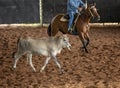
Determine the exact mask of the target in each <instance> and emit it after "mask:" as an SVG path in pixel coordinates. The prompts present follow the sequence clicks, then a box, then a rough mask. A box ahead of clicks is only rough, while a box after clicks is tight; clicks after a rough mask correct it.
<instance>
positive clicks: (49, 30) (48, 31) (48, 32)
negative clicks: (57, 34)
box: [47, 24, 52, 36]
mask: <svg viewBox="0 0 120 88" xmlns="http://www.w3.org/2000/svg"><path fill="white" fill-rule="evenodd" d="M51 31H52V30H51V24H49V26H48V29H47V34H48V36H51Z"/></svg>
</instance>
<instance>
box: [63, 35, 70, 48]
mask: <svg viewBox="0 0 120 88" xmlns="http://www.w3.org/2000/svg"><path fill="white" fill-rule="evenodd" d="M62 44H63V48H66V47H67V48H68V50H70V47H71V44H70V43H69V38H68V37H67V36H66V35H63V36H62Z"/></svg>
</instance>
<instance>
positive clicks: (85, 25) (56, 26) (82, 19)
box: [47, 3, 100, 53]
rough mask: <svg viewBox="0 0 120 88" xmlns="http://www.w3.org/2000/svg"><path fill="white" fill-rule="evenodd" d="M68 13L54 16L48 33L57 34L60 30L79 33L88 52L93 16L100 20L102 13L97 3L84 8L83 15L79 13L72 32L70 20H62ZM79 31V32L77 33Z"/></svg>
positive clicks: (74, 33)
mask: <svg viewBox="0 0 120 88" xmlns="http://www.w3.org/2000/svg"><path fill="white" fill-rule="evenodd" d="M65 15H66V14H58V15H56V16H55V17H53V19H52V21H51V22H50V24H49V25H48V29H47V34H48V36H55V35H56V34H57V33H58V32H59V31H60V32H62V33H63V34H72V35H78V36H79V38H80V40H81V42H82V45H83V47H82V48H83V49H84V50H85V52H86V53H88V50H87V46H88V44H89V42H90V39H89V29H90V26H89V23H90V20H91V18H93V19H94V18H97V20H100V15H99V14H98V11H97V8H96V3H93V4H89V5H87V7H86V9H84V10H83V12H82V14H81V15H78V16H77V18H76V19H75V21H76V22H75V23H74V26H75V28H74V31H73V32H72V33H70V32H68V21H61V18H62V17H64V16H65ZM76 33H77V34H76Z"/></svg>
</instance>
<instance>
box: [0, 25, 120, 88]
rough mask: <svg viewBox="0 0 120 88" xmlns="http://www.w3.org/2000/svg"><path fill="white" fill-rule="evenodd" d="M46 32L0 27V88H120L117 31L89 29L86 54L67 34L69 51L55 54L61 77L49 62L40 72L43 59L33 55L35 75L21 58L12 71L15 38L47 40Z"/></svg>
mask: <svg viewBox="0 0 120 88" xmlns="http://www.w3.org/2000/svg"><path fill="white" fill-rule="evenodd" d="M46 32H47V31H46V28H40V27H37V28H34V27H11V26H7V27H0V88H120V28H91V30H90V44H89V46H88V50H89V53H85V52H83V51H81V50H80V47H81V46H82V44H81V41H80V40H79V37H78V36H73V35H68V37H69V38H70V43H71V45H72V47H71V51H69V50H67V49H64V50H62V52H61V54H58V55H57V58H58V60H59V62H60V64H61V66H62V67H63V69H64V70H65V73H64V74H60V72H59V69H58V67H57V66H56V64H55V63H54V62H53V60H51V61H50V62H49V64H48V65H47V67H46V69H45V70H44V71H43V72H42V73H41V72H40V69H41V67H42V66H43V63H44V61H45V57H44V56H36V55H33V64H34V66H35V68H36V70H37V72H36V73H35V72H33V70H32V68H31V67H30V65H29V63H27V60H26V56H25V55H24V56H23V57H22V58H21V59H20V60H19V61H18V65H17V68H16V69H15V70H14V71H13V70H12V66H13V62H14V59H13V58H12V54H13V52H15V51H16V48H17V47H16V46H17V39H18V37H19V36H31V37H48V36H47V33H46ZM58 35H62V34H61V33H58Z"/></svg>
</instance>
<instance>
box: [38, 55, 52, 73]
mask: <svg viewBox="0 0 120 88" xmlns="http://www.w3.org/2000/svg"><path fill="white" fill-rule="evenodd" d="M49 60H50V57H47V58H46V60H45V63H44V66H43V67H42V68H41V70H40V72H42V71H43V70H44V69H45V67H46V66H47V64H48V62H49Z"/></svg>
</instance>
